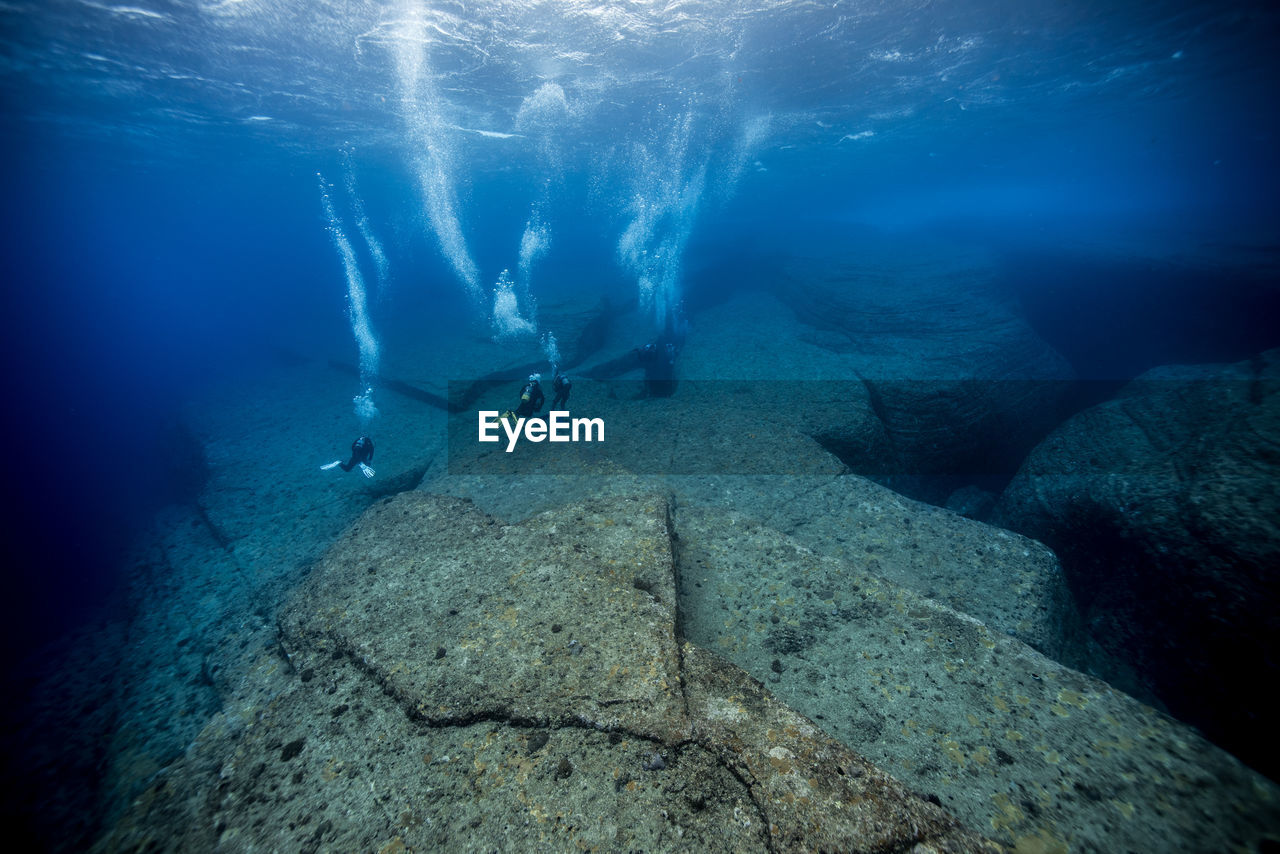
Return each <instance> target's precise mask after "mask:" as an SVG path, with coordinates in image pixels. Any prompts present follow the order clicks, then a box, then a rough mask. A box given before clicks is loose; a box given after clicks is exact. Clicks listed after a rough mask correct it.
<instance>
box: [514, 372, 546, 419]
mask: <svg viewBox="0 0 1280 854" xmlns="http://www.w3.org/2000/svg"><path fill="white" fill-rule="evenodd" d="M546 399H547V397H546V395H544V394H543V393H542V384H541V383H539V382H538V381H537V380H530V381H529V382H528V383H526V384H525V387H524V388H523V389H521V390H520V405H519V406H517V407H516V417H517V418H528V417H529V416H530V415H532V414H533V413H535V412H537V411H539V410H540V409H542V404H543V402H544V401H546Z"/></svg>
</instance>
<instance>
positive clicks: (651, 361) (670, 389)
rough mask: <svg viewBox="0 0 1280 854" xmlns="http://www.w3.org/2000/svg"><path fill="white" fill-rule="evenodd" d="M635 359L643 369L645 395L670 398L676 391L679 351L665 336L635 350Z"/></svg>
mask: <svg viewBox="0 0 1280 854" xmlns="http://www.w3.org/2000/svg"><path fill="white" fill-rule="evenodd" d="M635 352H636V358H637V360H638V361H639V362H640V365H641V366H642V367H643V368H644V387H645V393H646V394H648V396H649V397H670V396H671V395H672V394H674V393H675V389H676V381H675V380H676V356H677V355H678V354H679V349H678V348H677V347H676V344H675V342H674V341H672V340H670V339H669V338H667V337H666V336H663V337H662V338H659V339H657V340H656V341H650V342H649V343H648V344H646V345H644V346H643V347H641V348H639V349H637V350H636V351H635Z"/></svg>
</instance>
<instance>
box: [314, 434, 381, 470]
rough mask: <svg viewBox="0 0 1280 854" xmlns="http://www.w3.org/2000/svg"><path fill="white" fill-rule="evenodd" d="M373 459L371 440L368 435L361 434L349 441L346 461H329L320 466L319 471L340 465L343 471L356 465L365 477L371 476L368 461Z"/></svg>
mask: <svg viewBox="0 0 1280 854" xmlns="http://www.w3.org/2000/svg"><path fill="white" fill-rule="evenodd" d="M372 461H373V440H372V439H370V438H369V437H368V436H361V437H360V438H359V439H356V440H355V441H354V442H352V443H351V459H350V460H348V461H347V462H345V463H344V462H343V461H342V460H334V461H333V462H331V463H328V464H326V465H323V466H320V470H321V471H328V470H329V469H331V468H333V467H335V466H341V467H342V470H343V471H351V470H352V469H353V468H355V467H356V466H359V467H360V473H361V474H363V475H364V476H365V477H373V474H374V472H373V469H371V468H369V465H368V464H369V463H370V462H372Z"/></svg>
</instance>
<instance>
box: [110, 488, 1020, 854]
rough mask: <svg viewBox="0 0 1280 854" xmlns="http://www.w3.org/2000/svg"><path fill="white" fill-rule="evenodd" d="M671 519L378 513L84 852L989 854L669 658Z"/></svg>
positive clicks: (624, 508)
mask: <svg viewBox="0 0 1280 854" xmlns="http://www.w3.org/2000/svg"><path fill="white" fill-rule="evenodd" d="M669 543H670V539H669V532H668V513H667V502H666V499H665V498H662V497H644V498H619V499H609V500H602V501H593V502H584V503H582V504H577V505H569V506H567V507H565V508H563V509H561V510H559V511H554V512H550V513H546V514H542V515H539V516H536V517H533V518H531V519H529V520H527V521H526V522H524V523H522V524H520V525H515V526H511V525H504V524H502V523H500V522H499V521H497V520H495V519H493V518H491V517H488V516H486V515H485V514H483V513H481V512H479V511H478V510H476V509H475V508H474V506H472V505H471V504H470V503H468V502H465V501H461V500H458V499H454V498H441V497H437V496H430V495H426V494H421V493H412V494H407V495H403V496H400V497H397V498H394V499H388V500H386V501H385V502H382V503H380V504H379V505H378V506H376V507H374V508H372V509H371V510H370V511H369V512H368V513H366V514H365V516H363V517H362V518H361V520H360V521H359V522H358V523H357V524H356V525H355V526H354V527H353V528H352V529H351V530H350V531H349V532H348V533H347V534H346V535H345V536H344V537H343V538H342V539H341V540H340V541H339V542H338V544H337V545H336V546H335V547H334V548H333V549H332V550H331V551H330V552H329V554H328V555H327V556H326V557H325V558H324V560H323V561H322V562H321V563H320V565H319V566H318V567H317V568H316V570H315V572H314V573H313V575H312V576H311V577H310V578H309V579H308V581H307V582H306V583H305V585H304V587H303V590H302V591H301V592H300V594H299V595H298V596H297V597H296V598H295V599H294V601H293V602H292V603H291V605H290V606H289V607H288V608H287V609H286V610H285V612H284V613H283V615H282V620H281V625H282V643H283V647H284V648H285V649H287V650H288V655H287V658H285V657H279V656H266V655H264V656H262V657H261V658H260V660H259V661H258V663H257V666H256V667H255V668H253V669H252V670H251V671H250V672H249V674H248V676H247V678H246V679H245V681H244V683H243V684H242V685H241V686H240V687H239V689H238V694H239V696H237V697H235V698H234V699H233V701H232V702H229V703H228V705H227V706H226V707H225V708H224V711H223V712H221V713H219V714H218V715H216V716H215V717H214V719H213V721H212V722H211V723H210V724H209V725H208V726H206V727H205V729H204V731H203V732H202V733H201V735H200V737H199V738H198V739H197V740H196V743H195V744H194V745H193V746H192V748H191V750H189V751H188V754H187V755H186V757H184V758H183V759H182V760H180V761H179V762H177V763H175V764H174V765H173V766H172V767H171V768H170V769H168V771H167V772H166V773H165V774H164V775H162V776H161V778H159V779H158V780H157V782H156V783H155V784H154V785H153V786H152V787H151V788H150V789H148V790H147V791H146V792H145V793H144V794H143V796H142V797H141V798H139V799H138V800H137V801H136V802H135V804H134V807H133V809H132V810H131V811H130V812H129V814H128V815H127V816H126V817H125V819H124V820H123V821H121V822H120V823H119V824H118V825H117V827H116V828H115V830H114V831H113V832H112V833H111V834H110V835H109V836H108V837H106V838H105V839H104V840H102V842H101V843H100V845H99V848H100V849H101V850H108V851H111V850H145V849H147V848H148V847H149V846H152V845H155V844H159V845H160V846H161V847H163V848H166V849H171V850H211V849H214V848H219V847H220V848H223V849H228V850H247V849H251V848H253V849H268V850H269V849H282V850H304V851H316V850H349V851H355V850H375V851H405V850H440V849H442V848H446V847H447V848H449V849H451V850H503V851H512V850H517V851H518V850H524V851H535V850H536V851H547V850H552V851H561V850H578V849H579V848H581V847H587V848H593V847H596V848H602V849H607V850H636V849H642V850H652V851H664V850H706V851H806V850H817V849H819V848H821V849H824V850H829V851H886V850H902V851H906V850H914V851H918V852H927V851H995V850H997V848H996V846H995V845H993V844H992V843H989V842H986V841H984V840H983V839H982V838H980V837H978V836H976V835H974V834H971V833H969V832H968V831H966V830H964V829H963V828H961V827H960V825H959V824H958V822H957V821H956V820H955V819H954V818H952V817H950V816H949V815H948V814H947V813H946V812H944V811H943V810H942V809H941V808H939V807H938V806H936V805H935V804H932V803H929V802H927V801H925V800H923V799H921V798H918V797H916V796H915V795H913V794H911V793H910V792H908V791H907V790H906V789H905V788H904V787H902V786H901V785H900V784H898V783H896V782H895V781H893V780H892V779H891V778H889V777H887V776H886V775H884V774H882V773H881V772H879V771H877V770H876V769H874V768H873V767H871V766H870V765H869V764H867V763H866V762H865V760H862V759H860V758H859V757H858V756H856V755H855V754H853V753H852V752H850V751H849V750H848V749H847V748H845V747H842V746H841V745H839V744H837V743H835V742H833V741H831V740H830V739H828V738H826V737H825V736H824V735H822V733H821V732H820V731H819V730H818V729H817V728H816V727H815V726H813V724H812V723H811V722H810V721H808V720H807V719H805V718H803V717H802V716H800V715H798V714H796V713H795V712H793V711H791V710H790V709H788V708H786V707H785V706H783V705H782V704H781V703H778V702H777V701H776V700H774V699H772V698H771V697H770V696H769V695H768V692H767V691H765V690H764V689H763V688H762V687H761V686H760V685H759V684H758V683H756V682H754V681H753V680H752V679H750V678H749V677H748V676H746V674H744V673H743V672H742V671H740V670H738V669H737V668H735V667H734V666H732V665H730V664H728V663H726V662H723V661H720V660H719V659H717V658H716V657H715V656H713V655H711V654H709V653H706V652H704V651H702V650H698V649H695V648H692V647H690V646H688V645H679V646H678V645H677V641H676V635H675V626H676V605H675V602H676V598H675V586H674V585H675V575H674V567H673V563H672V558H671V553H670V549H669Z"/></svg>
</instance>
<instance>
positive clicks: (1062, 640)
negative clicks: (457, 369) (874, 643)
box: [430, 473, 1083, 664]
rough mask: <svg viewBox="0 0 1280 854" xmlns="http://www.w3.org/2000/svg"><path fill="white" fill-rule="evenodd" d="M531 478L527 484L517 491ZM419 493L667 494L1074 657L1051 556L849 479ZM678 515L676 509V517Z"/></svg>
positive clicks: (478, 486) (524, 507)
mask: <svg viewBox="0 0 1280 854" xmlns="http://www.w3.org/2000/svg"><path fill="white" fill-rule="evenodd" d="M529 483H536V484H537V485H538V487H539V488H538V489H536V490H535V489H531V488H528V484H529ZM430 488H431V489H434V490H436V491H440V492H448V493H450V494H453V495H459V496H463V497H467V498H471V499H473V500H474V501H475V502H476V503H477V504H478V505H479V506H480V507H482V508H484V509H485V510H486V511H487V512H489V513H492V514H494V515H497V516H500V517H502V518H507V519H523V518H525V517H527V516H530V515H532V514H533V513H535V512H538V511H540V510H544V509H547V508H550V507H554V506H555V505H557V504H559V503H563V502H565V501H572V500H580V499H584V498H587V497H590V496H592V495H599V494H603V493H606V492H607V493H611V494H615V495H625V494H629V493H633V492H636V491H642V490H646V489H662V490H670V491H672V492H673V493H674V495H675V499H676V504H677V507H679V508H683V507H685V506H691V507H710V508H733V509H734V510H735V511H736V512H737V513H738V514H739V515H738V518H739V519H742V520H749V521H752V522H754V523H763V524H765V525H767V526H769V527H771V528H775V529H777V530H779V531H781V532H783V533H785V534H788V535H789V536H791V537H793V538H794V539H795V541H796V542H797V543H798V544H800V545H803V546H805V547H807V548H809V549H812V550H813V551H814V552H816V553H818V554H821V555H825V556H828V557H833V558H837V559H840V560H845V561H849V562H851V563H853V564H855V565H857V566H860V567H863V568H865V569H866V570H867V571H869V572H871V573H874V574H876V575H879V576H882V577H884V578H885V579H887V580H889V581H891V582H893V583H894V584H897V585H900V586H903V587H907V588H909V589H912V590H915V591H917V592H918V593H921V594H922V595H924V596H927V597H929V598H932V599H936V600H938V601H940V602H942V603H944V604H946V605H948V606H950V607H952V608H954V609H956V610H957V611H961V612H963V613H967V614H972V615H974V616H975V617H978V618H979V619H980V620H982V621H983V622H984V623H985V624H987V625H988V626H991V627H992V629H994V630H995V631H998V632H1001V633H1004V634H1009V635H1012V636H1014V637H1017V638H1018V639H1019V640H1022V641H1024V642H1025V643H1028V644H1030V645H1032V646H1034V647H1035V648H1036V649H1038V650H1040V651H1041V652H1043V653H1045V654H1046V655H1048V656H1050V657H1051V658H1054V659H1057V660H1061V661H1065V662H1066V663H1068V664H1071V663H1074V662H1075V661H1076V660H1077V659H1079V658H1081V652H1080V648H1079V646H1080V636H1081V635H1082V633H1083V630H1082V628H1081V625H1080V618H1079V615H1078V614H1077V612H1076V610H1075V606H1074V603H1073V602H1072V601H1071V597H1070V595H1069V593H1068V591H1067V589H1066V583H1065V579H1064V578H1063V575H1062V569H1061V567H1060V566H1059V565H1058V560H1057V558H1056V557H1055V556H1054V554H1053V552H1051V551H1050V550H1049V549H1047V548H1045V547H1044V546H1043V545H1041V544H1040V543H1038V542H1035V541H1034V540H1029V539H1027V538H1025V537H1022V536H1019V535H1017V534H1013V533H1011V532H1008V531H1004V530H1001V529H999V528H994V527H991V526H989V525H985V524H982V523H980V522H975V521H972V520H969V519H964V518H961V517H959V516H957V515H955V514H954V513H951V512H949V511H946V510H943V509H941V508H938V507H934V506H932V505H929V504H924V503H922V502H919V501H912V500H911V499H909V498H904V497H903V496H901V495H899V494H898V493H896V492H894V491H892V490H890V489H886V488H885V487H883V486H879V485H878V484H876V483H873V482H871V481H869V480H867V479H865V478H861V477H857V476H852V475H827V476H821V475H814V476H810V477H784V476H755V477H747V476H708V477H694V476H688V477H666V478H660V477H624V476H621V475H620V474H616V473H615V474H613V475H612V476H610V477H600V476H578V477H568V476H564V477H559V476H547V477H540V478H538V479H536V480H535V481H528V482H520V483H518V484H513V482H512V481H511V480H509V479H507V478H503V477H491V476H470V475H459V476H451V477H442V478H438V479H434V480H432V482H431V484H430ZM678 515H679V514H677V516H678Z"/></svg>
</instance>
